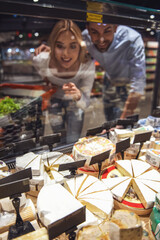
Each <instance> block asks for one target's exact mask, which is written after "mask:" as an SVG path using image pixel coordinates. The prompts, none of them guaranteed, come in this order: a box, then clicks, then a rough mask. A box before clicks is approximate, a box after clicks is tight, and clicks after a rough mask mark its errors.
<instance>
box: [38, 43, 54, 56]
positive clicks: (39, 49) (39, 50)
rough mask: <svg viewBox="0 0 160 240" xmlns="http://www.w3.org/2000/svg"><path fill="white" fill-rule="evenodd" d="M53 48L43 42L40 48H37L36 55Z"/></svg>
mask: <svg viewBox="0 0 160 240" xmlns="http://www.w3.org/2000/svg"><path fill="white" fill-rule="evenodd" d="M50 51H51V48H50V47H49V46H47V45H45V44H41V45H40V46H39V47H38V48H35V51H34V55H35V56H37V55H38V54H40V53H41V52H50Z"/></svg>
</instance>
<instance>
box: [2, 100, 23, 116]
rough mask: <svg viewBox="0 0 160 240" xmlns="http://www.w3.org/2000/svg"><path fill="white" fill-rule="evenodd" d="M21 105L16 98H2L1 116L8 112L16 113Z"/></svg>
mask: <svg viewBox="0 0 160 240" xmlns="http://www.w3.org/2000/svg"><path fill="white" fill-rule="evenodd" d="M20 107H21V104H20V103H17V101H16V100H14V99H12V98H10V97H5V98H4V99H1V100H0V117H3V116H4V115H6V114H9V113H14V112H16V111H17V110H19V109H20Z"/></svg>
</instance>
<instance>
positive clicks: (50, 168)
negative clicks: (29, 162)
mask: <svg viewBox="0 0 160 240" xmlns="http://www.w3.org/2000/svg"><path fill="white" fill-rule="evenodd" d="M42 161H43V164H44V175H43V177H44V184H47V183H49V182H51V181H53V182H56V183H57V182H61V181H63V179H64V176H66V175H70V172H69V170H66V171H61V172H58V168H59V165H60V164H64V163H71V162H74V160H73V158H71V157H70V156H69V155H67V154H63V153H60V152H46V153H44V154H42Z"/></svg>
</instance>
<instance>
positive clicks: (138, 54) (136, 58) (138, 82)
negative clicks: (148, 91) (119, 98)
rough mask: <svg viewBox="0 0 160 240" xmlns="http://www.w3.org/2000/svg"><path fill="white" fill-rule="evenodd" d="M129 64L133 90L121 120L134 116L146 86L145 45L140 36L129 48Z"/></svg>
mask: <svg viewBox="0 0 160 240" xmlns="http://www.w3.org/2000/svg"><path fill="white" fill-rule="evenodd" d="M128 62H129V66H130V72H129V77H130V82H131V85H130V87H131V90H130V93H129V95H128V98H127V100H126V102H125V105H124V109H123V112H122V114H121V118H125V117H127V116H129V115H132V114H134V111H135V109H136V107H137V105H138V103H139V101H140V99H141V96H142V95H143V94H144V89H145V86H146V68H145V52H144V43H143V40H142V38H141V36H140V35H139V37H137V38H136V40H135V42H133V43H132V44H131V46H130V48H129V51H128Z"/></svg>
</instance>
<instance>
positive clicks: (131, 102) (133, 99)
mask: <svg viewBox="0 0 160 240" xmlns="http://www.w3.org/2000/svg"><path fill="white" fill-rule="evenodd" d="M141 96H142V95H141V94H140V93H136V92H133V93H130V94H129V96H128V98H127V101H126V102H125V106H124V109H123V112H122V114H121V117H120V118H121V119H123V118H126V117H127V116H130V115H132V114H134V110H135V109H136V107H137V105H138V103H139V101H140V99H141Z"/></svg>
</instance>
